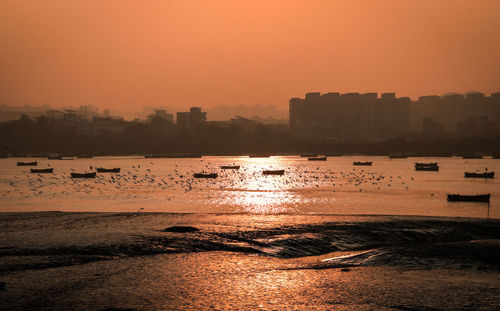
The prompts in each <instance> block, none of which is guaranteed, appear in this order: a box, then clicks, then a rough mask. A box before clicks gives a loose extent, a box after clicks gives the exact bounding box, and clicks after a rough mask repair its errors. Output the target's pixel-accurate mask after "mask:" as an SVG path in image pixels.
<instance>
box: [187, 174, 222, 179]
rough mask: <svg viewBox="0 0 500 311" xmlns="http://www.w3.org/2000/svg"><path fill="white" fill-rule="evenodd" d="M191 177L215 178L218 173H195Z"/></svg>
mask: <svg viewBox="0 0 500 311" xmlns="http://www.w3.org/2000/svg"><path fill="white" fill-rule="evenodd" d="M193 177H194V178H217V177H219V175H218V174H216V173H210V174H205V173H196V174H194V175H193Z"/></svg>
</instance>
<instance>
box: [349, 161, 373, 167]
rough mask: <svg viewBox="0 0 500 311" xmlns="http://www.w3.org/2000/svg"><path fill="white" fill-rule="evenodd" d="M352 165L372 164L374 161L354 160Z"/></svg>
mask: <svg viewBox="0 0 500 311" xmlns="http://www.w3.org/2000/svg"><path fill="white" fill-rule="evenodd" d="M352 165H357V166H372V162H371V161H367V162H361V161H354V162H352Z"/></svg>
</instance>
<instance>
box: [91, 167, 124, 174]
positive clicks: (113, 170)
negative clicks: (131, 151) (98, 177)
mask: <svg viewBox="0 0 500 311" xmlns="http://www.w3.org/2000/svg"><path fill="white" fill-rule="evenodd" d="M96 170H97V172H98V173H120V168H119V167H115V168H104V167H98V168H96Z"/></svg>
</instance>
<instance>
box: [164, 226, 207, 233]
mask: <svg viewBox="0 0 500 311" xmlns="http://www.w3.org/2000/svg"><path fill="white" fill-rule="evenodd" d="M164 231H165V232H177V233H186V232H196V231H200V229H198V228H195V227H190V226H173V227H168V228H166V229H165V230H164Z"/></svg>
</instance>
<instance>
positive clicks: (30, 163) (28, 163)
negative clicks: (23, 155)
mask: <svg viewBox="0 0 500 311" xmlns="http://www.w3.org/2000/svg"><path fill="white" fill-rule="evenodd" d="M37 165H38V162H37V161H33V162H17V166H37Z"/></svg>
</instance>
